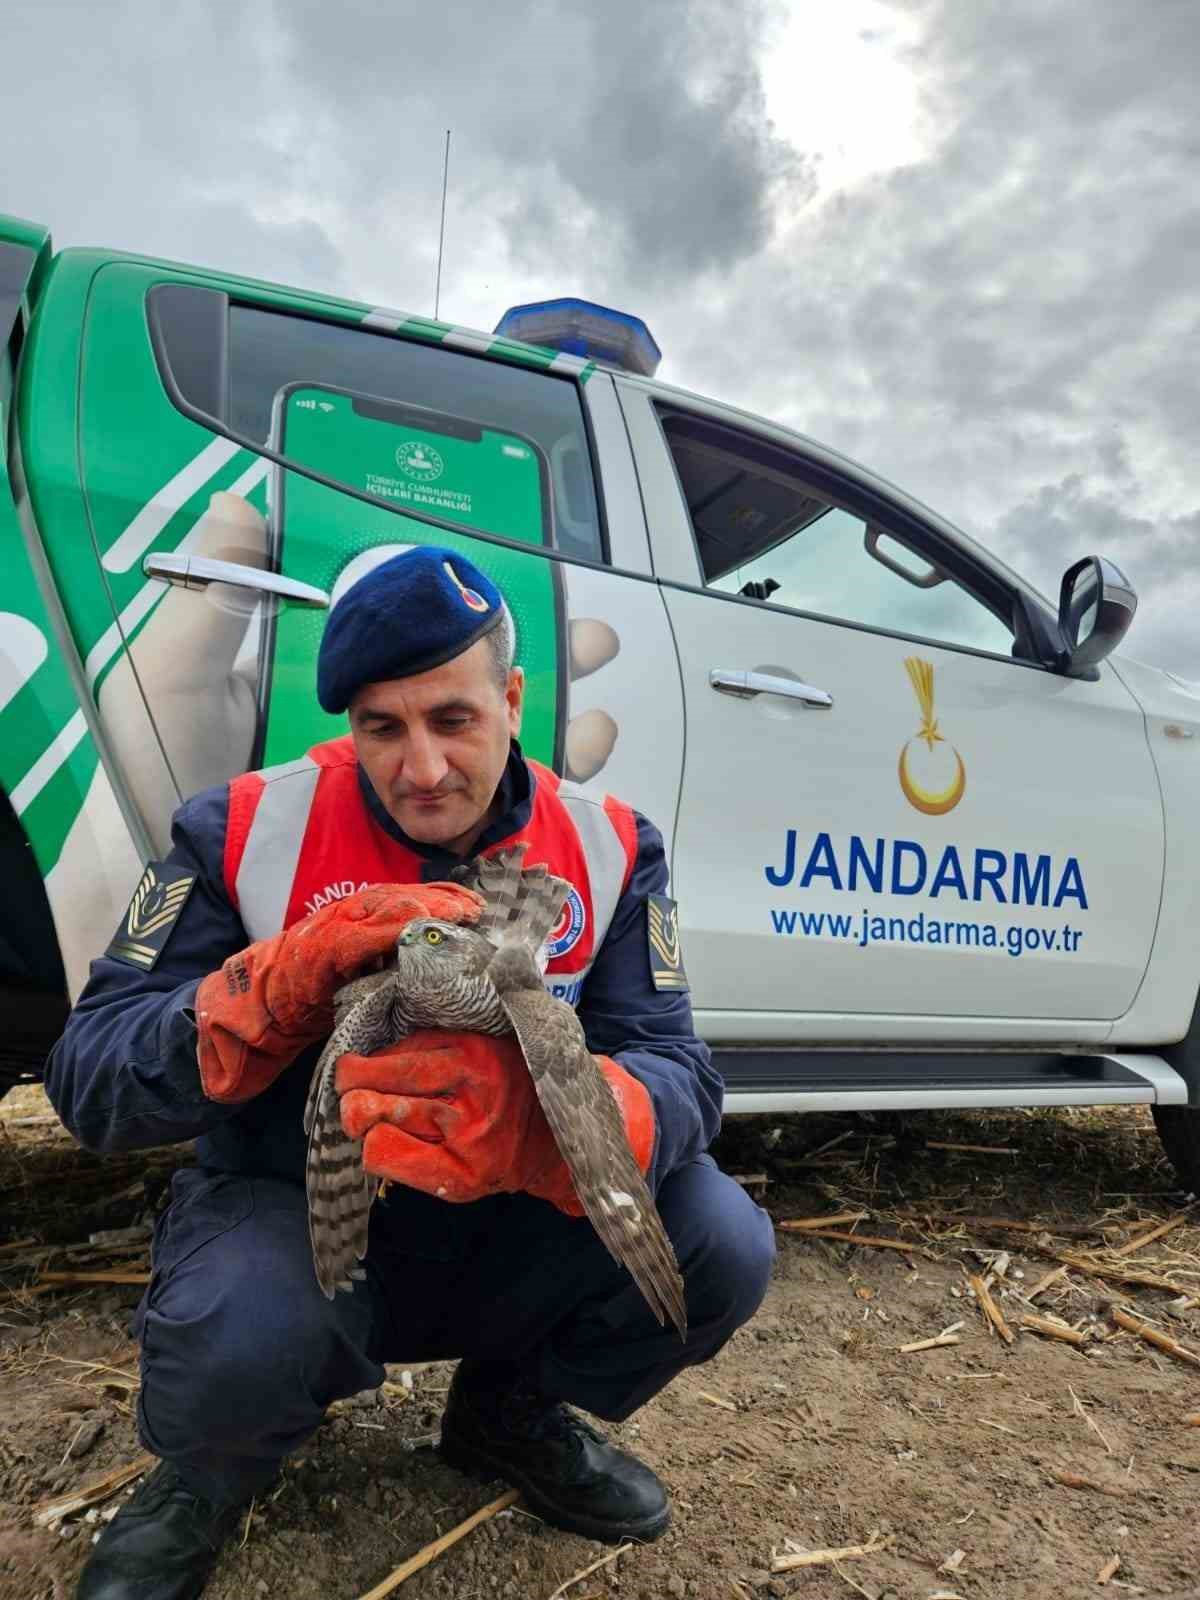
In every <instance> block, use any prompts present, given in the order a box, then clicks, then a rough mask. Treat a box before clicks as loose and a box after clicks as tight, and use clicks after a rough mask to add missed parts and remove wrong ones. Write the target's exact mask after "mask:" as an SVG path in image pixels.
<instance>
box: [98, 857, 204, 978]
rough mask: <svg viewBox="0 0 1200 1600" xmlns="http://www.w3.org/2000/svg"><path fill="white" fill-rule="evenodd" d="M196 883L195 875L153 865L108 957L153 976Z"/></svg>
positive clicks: (115, 938) (115, 937)
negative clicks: (172, 930)
mask: <svg viewBox="0 0 1200 1600" xmlns="http://www.w3.org/2000/svg"><path fill="white" fill-rule="evenodd" d="M195 882H196V874H195V873H194V872H185V871H184V870H183V868H182V867H173V866H170V865H169V864H168V863H167V862H165V861H152V862H151V863H150V865H149V866H148V867H147V868H146V870H145V872H144V873H143V874H142V881H141V883H139V884H138V886H137V888H136V889H135V890H134V891H133V899H132V900H131V901H130V902H129V910H128V911H127V912H126V913H125V918H124V921H123V922H122V923H121V926H120V927H119V928H118V929H117V931H116V933H114V934H113V938H112V943H111V944H110V945H109V947H108V949H107V950H106V951H105V952H104V953H105V955H107V956H111V957H112V959H113V960H114V961H124V962H127V963H128V965H129V966H131V967H140V968H141V969H142V971H143V972H149V971H150V970H151V968H152V967H153V966H154V963H155V962H156V961H157V960H158V958H159V956H160V955H162V953H163V948H164V946H165V945H166V942H167V940H168V939H169V938H170V937H171V929H172V928H173V927H174V926H175V924H176V922H177V921H178V920H179V913H180V912H181V911H182V910H183V908H184V905H185V904H186V903H187V897H188V895H189V894H191V892H192V888H193V886H194V884H195Z"/></svg>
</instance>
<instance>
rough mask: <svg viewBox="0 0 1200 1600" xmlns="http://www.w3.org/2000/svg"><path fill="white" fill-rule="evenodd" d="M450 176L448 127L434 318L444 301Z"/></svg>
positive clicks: (448, 131) (435, 318) (447, 132)
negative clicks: (444, 264)
mask: <svg viewBox="0 0 1200 1600" xmlns="http://www.w3.org/2000/svg"><path fill="white" fill-rule="evenodd" d="M449 178H450V129H449V128H447V129H446V159H445V162H444V164H443V166H442V226H441V229H440V231H439V233H438V264H437V285H436V287H435V288H434V291H433V319H434V321H435V322H436V321H437V314H438V308H439V306H440V305H441V303H442V248H443V246H444V245H445V242H446V185H447V183H448V182H449Z"/></svg>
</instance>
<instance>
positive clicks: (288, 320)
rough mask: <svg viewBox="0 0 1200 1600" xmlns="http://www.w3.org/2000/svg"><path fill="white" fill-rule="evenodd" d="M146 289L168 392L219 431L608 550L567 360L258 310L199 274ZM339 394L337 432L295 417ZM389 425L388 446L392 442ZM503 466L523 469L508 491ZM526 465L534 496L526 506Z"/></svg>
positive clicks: (557, 539) (469, 522) (501, 525)
mask: <svg viewBox="0 0 1200 1600" xmlns="http://www.w3.org/2000/svg"><path fill="white" fill-rule="evenodd" d="M149 303H150V318H151V330H152V334H153V336H154V346H155V353H156V356H157V358H158V363H159V367H160V370H163V369H165V371H164V376H167V377H169V378H170V380H171V381H170V382H168V385H167V387H168V392H170V393H171V394H172V398H173V399H174V400H175V401H176V403H177V404H178V403H179V402H180V401H183V402H184V405H185V407H186V408H187V409H188V410H189V411H191V410H193V409H194V410H195V411H198V412H200V413H202V414H203V415H204V416H205V417H206V418H212V419H213V420H215V421H216V422H217V423H219V424H220V425H221V427H222V430H223V431H228V432H229V433H231V434H232V435H234V436H235V437H236V438H238V439H239V440H242V441H244V442H248V443H253V444H259V445H261V444H270V445H272V446H273V447H274V448H282V453H283V454H284V455H287V456H288V457H289V459H293V460H296V461H297V462H298V463H302V464H304V465H307V466H313V467H316V468H318V469H319V470H320V471H321V472H322V473H323V474H325V475H326V476H327V477H329V478H331V479H333V480H334V481H337V482H344V483H349V484H350V485H351V487H353V488H355V489H358V490H360V491H361V492H366V493H370V494H374V495H378V497H379V498H381V499H384V500H386V501H388V502H389V503H391V504H393V505H395V506H396V508H397V509H401V510H402V509H404V503H407V504H411V505H413V506H414V507H420V508H422V509H425V510H427V511H429V512H431V513H433V514H436V515H439V516H446V517H448V518H449V519H450V520H452V521H455V522H460V523H462V524H463V526H464V528H466V529H474V530H475V531H479V532H483V533H493V534H499V535H501V536H503V537H506V538H515V539H518V540H520V541H521V542H527V543H536V544H546V545H550V546H552V547H553V548H556V549H559V550H561V551H562V552H563V553H564V554H566V555H571V556H575V557H578V558H581V559H584V560H589V561H601V560H603V559H604V543H603V537H602V532H601V519H600V512H599V507H598V502H597V495H596V490H595V484H594V479H593V474H592V465H591V457H590V454H589V449H588V440H587V430H586V427H585V424H584V418H583V407H582V404H581V401H580V396H579V392H578V389H577V388H576V386H575V384H574V382H573V381H572V380H571V379H570V378H569V377H568V376H564V375H559V374H549V373H544V372H534V371H530V370H527V369H525V368H523V367H518V366H513V365H510V364H507V363H504V362H499V361H493V360H489V359H486V358H484V357H481V356H478V355H472V354H469V353H466V352H463V351H460V350H451V349H447V348H445V347H443V346H440V345H433V344H423V343H420V342H417V341H415V340H406V339H401V338H397V337H395V336H393V335H390V334H385V333H380V332H375V331H372V330H370V329H365V328H358V327H352V326H347V325H345V324H341V323H333V322H322V321H319V320H316V319H313V318H308V317H302V316H293V315H288V314H284V313H281V312H277V311H270V310H264V309H263V308H262V307H260V306H253V305H247V304H242V303H238V302H236V301H231V300H230V298H229V297H228V296H227V295H225V294H224V293H222V292H220V291H215V290H209V289H204V288H201V287H199V286H196V285H188V284H163V285H158V286H157V287H155V288H154V289H152V290H151V291H150V296H149ZM302 388H304V389H306V390H307V392H305V393H299V391H300V390H301V389H302ZM323 390H327V391H329V393H328V395H323V394H322V393H321V392H320V391H323ZM289 407H290V410H289ZM335 407H336V408H337V415H336V417H335V418H334V422H335V424H336V426H337V428H338V429H339V430H340V441H341V442H340V443H339V444H338V445H336V446H334V445H333V444H331V443H330V444H320V443H318V442H317V440H318V437H319V430H317V433H316V434H314V431H313V430H312V429H308V430H302V429H300V428H299V427H297V426H296V423H297V421H299V420H302V418H301V417H300V415H299V413H300V412H302V411H303V410H305V409H307V410H310V411H314V412H316V413H317V415H318V416H320V415H331V416H332V415H333V411H334V408H335ZM326 408H328V409H326ZM351 412H352V413H353V418H352V417H351V414H350V413H351ZM385 424H386V425H387V426H386V427H385ZM388 428H390V429H391V433H390V434H389V432H388V431H387V429H388ZM326 431H327V432H330V433H332V431H333V424H331V427H330V429H329V430H326ZM285 432H286V435H287V437H286V439H284V434H285ZM389 437H390V438H392V439H393V442H394V444H395V448H394V449H389V450H387V451H384V450H383V448H382V444H383V443H384V442H386V441H387V440H388V438H389ZM447 441H448V443H447V444H446V448H443V443H444V442H447ZM472 447H474V448H472ZM306 451H307V452H310V453H312V454H311V459H306V455H305V452H306ZM339 454H341V455H343V456H345V458H346V462H347V465H346V470H345V471H344V472H343V471H338V470H337V463H338V458H339ZM368 458H370V459H368ZM506 473H507V474H509V475H510V477H513V478H517V479H519V480H520V482H519V486H518V490H517V493H516V495H515V496H514V495H512V494H510V493H509V492H508V489H507V488H506V479H505V474H506ZM531 473H532V474H533V476H534V477H535V478H536V479H540V488H539V489H538V492H537V494H535V498H536V499H538V500H539V501H540V511H539V512H538V514H537V515H536V516H530V515H526V514H525V513H524V512H522V513H521V515H520V516H518V515H517V513H516V511H515V510H514V507H516V506H517V505H520V506H525V505H526V503H527V501H528V499H529V482H528V479H529V477H530V474H531ZM535 487H537V486H536V485H535ZM497 507H499V508H502V509H501V510H500V512H499V514H497V509H496V508H497Z"/></svg>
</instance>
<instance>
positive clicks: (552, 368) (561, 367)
mask: <svg viewBox="0 0 1200 1600" xmlns="http://www.w3.org/2000/svg"><path fill="white" fill-rule="evenodd" d="M586 366H587V362H586V361H585V360H584V359H583V357H582V356H573V355H571V354H570V353H569V352H568V351H566V350H560V351H559V352H558V354H557V355H556V356H555V358H554V360H553V361H552V362H551V363H550V365H549V366H548V367H547V368H546V371H547V372H582V371H583V369H584V367H586Z"/></svg>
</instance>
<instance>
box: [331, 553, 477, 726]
mask: <svg viewBox="0 0 1200 1600" xmlns="http://www.w3.org/2000/svg"><path fill="white" fill-rule="evenodd" d="M503 615H504V597H503V596H502V595H501V593H500V591H499V589H497V587H496V585H495V584H494V583H493V582H492V580H491V579H490V578H487V577H485V576H484V574H483V573H482V572H480V570H479V568H478V567H477V566H475V565H473V563H471V562H470V561H468V560H467V559H466V557H465V556H460V555H459V554H458V553H457V551H454V550H444V549H442V548H441V547H440V546H438V545H418V546H417V548H416V549H414V550H406V551H404V553H403V554H402V555H398V556H393V557H392V558H391V560H390V561H384V562H381V563H380V565H379V566H377V567H375V568H374V569H373V571H371V572H368V573H367V574H366V575H365V576H364V577H361V578H360V579H359V580H358V582H357V583H355V584H351V586H350V588H349V589H347V590H346V592H345V594H344V595H343V596H342V598H341V599H340V600H339V601H338V603H337V604H336V605H335V606H334V608H333V610H332V611H331V612H330V614H329V621H328V622H327V623H326V625H325V633H324V635H323V637H322V639H321V652H320V655H319V656H318V657H317V699H318V700H319V701H320V702H321V706H322V709H323V710H325V711H328V712H330V713H331V714H334V713H337V712H339V711H345V710H346V708H347V706H349V704H350V701H351V700H352V699H353V697H354V695H355V693H356V691H357V690H359V689H361V688H362V686H363V684H364V683H380V682H383V681H384V680H385V679H387V678H411V677H413V676H414V675H415V674H416V673H418V672H429V671H430V670H431V669H432V668H433V667H440V666H442V665H443V664H444V663H445V662H447V661H453V659H454V657H455V656H458V655H461V654H462V653H463V651H464V650H469V649H470V648H471V646H472V645H473V644H474V643H475V642H476V640H478V639H482V638H483V636H484V634H486V633H490V632H491V631H492V629H493V628H494V627H496V625H497V624H498V623H499V622H500V620H501V618H502V617H503Z"/></svg>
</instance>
